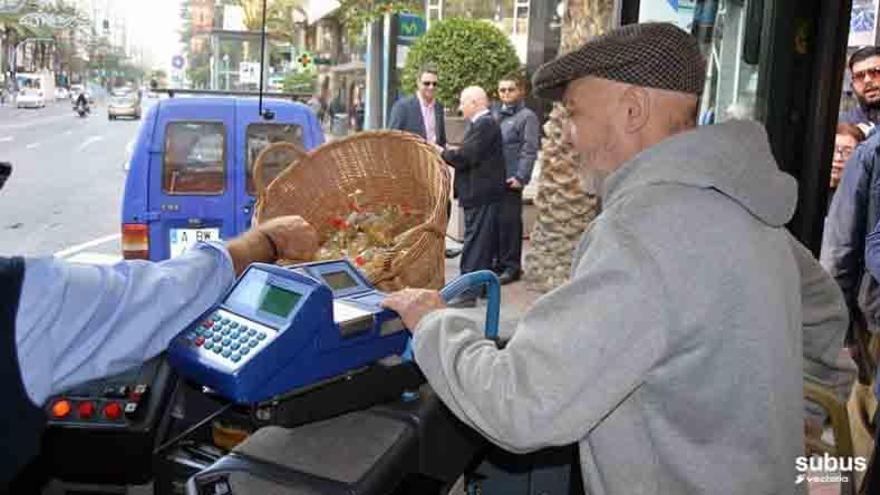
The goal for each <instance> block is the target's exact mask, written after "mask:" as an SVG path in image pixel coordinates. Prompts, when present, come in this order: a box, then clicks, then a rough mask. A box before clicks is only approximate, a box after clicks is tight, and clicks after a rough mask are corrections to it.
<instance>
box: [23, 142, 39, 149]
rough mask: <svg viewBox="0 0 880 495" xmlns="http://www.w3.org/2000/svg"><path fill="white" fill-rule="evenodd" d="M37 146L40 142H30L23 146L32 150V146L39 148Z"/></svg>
mask: <svg viewBox="0 0 880 495" xmlns="http://www.w3.org/2000/svg"><path fill="white" fill-rule="evenodd" d="M39 147H40V143H31V144H29V145H27V146H25V148H27V149H29V150H32V149H34V148H39Z"/></svg>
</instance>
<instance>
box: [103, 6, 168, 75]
mask: <svg viewBox="0 0 880 495" xmlns="http://www.w3.org/2000/svg"><path fill="white" fill-rule="evenodd" d="M114 2H115V7H116V8H117V9H119V12H121V13H123V12H124V14H125V17H126V19H127V24H128V29H129V33H130V34H129V35H130V36H131V39H132V42H133V43H134V44H135V45H136V46H141V47H143V48H144V53H145V57H148V60H152V63H153V64H155V67H154V68H162V69H165V70H166V71H169V70H170V68H171V59H172V57H174V55H178V54H180V53H181V50H182V45H181V44H180V42H179V40H180V34H179V31H180V24H181V20H180V0H114ZM148 54H149V55H148Z"/></svg>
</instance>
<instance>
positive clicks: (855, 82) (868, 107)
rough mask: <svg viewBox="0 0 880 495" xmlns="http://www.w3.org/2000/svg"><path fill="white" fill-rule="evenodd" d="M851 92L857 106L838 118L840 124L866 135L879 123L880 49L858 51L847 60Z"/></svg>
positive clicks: (869, 47) (869, 48) (872, 47)
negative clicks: (855, 127) (858, 128)
mask: <svg viewBox="0 0 880 495" xmlns="http://www.w3.org/2000/svg"><path fill="white" fill-rule="evenodd" d="M849 70H850V73H851V74H852V90H853V93H854V94H855V96H856V99H857V100H858V102H859V104H858V106H856V107H855V108H853V109H852V110H850V111H849V112H846V113H845V114H843V115H842V116H841V117H840V122H842V123H847V124H853V125H857V126H859V127H860V128H861V129H862V132H864V133H865V134H866V135H867V134H870V131H871V130H872V129H873V128H874V126H875V125H877V123H880V47H876V46H868V47H864V48H861V49H859V50H858V51H856V52H855V53H853V54H852V56H851V57H850V59H849Z"/></svg>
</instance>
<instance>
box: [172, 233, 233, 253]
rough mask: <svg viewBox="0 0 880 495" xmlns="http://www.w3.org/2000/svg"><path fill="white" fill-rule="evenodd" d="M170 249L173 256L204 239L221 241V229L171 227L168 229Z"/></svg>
mask: <svg viewBox="0 0 880 495" xmlns="http://www.w3.org/2000/svg"><path fill="white" fill-rule="evenodd" d="M168 238H169V242H168V251H169V253H170V254H171V257H172V258H173V257H175V256H178V255H180V254H182V253H183V252H184V251H186V250H187V248H189V247H192V246H194V245H195V244H196V243H197V242H202V241H219V240H220V229H216V228H214V229H171V230H169V231H168Z"/></svg>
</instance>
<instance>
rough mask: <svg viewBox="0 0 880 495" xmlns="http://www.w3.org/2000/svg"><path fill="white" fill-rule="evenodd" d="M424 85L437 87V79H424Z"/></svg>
mask: <svg viewBox="0 0 880 495" xmlns="http://www.w3.org/2000/svg"><path fill="white" fill-rule="evenodd" d="M422 86H424V87H426V88H429V87H437V81H422Z"/></svg>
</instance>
